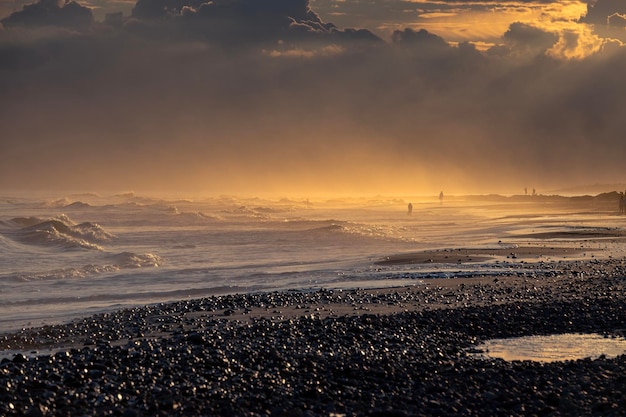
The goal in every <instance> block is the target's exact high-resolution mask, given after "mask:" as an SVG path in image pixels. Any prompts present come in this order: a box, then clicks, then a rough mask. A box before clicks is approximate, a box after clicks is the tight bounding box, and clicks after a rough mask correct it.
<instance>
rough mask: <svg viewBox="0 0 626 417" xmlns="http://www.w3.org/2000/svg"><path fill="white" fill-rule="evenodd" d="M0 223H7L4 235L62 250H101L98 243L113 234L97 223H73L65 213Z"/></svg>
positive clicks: (27, 242)
mask: <svg viewBox="0 0 626 417" xmlns="http://www.w3.org/2000/svg"><path fill="white" fill-rule="evenodd" d="M2 225H3V226H5V227H6V226H8V230H5V231H4V235H5V236H8V237H11V238H13V239H15V240H17V241H19V242H21V243H25V244H29V245H39V246H56V247H61V248H64V249H94V250H102V247H101V246H100V244H101V243H104V242H108V241H109V240H111V239H112V238H113V237H114V236H113V235H111V234H110V233H107V232H106V231H105V230H104V229H103V228H102V227H101V226H100V225H99V224H97V223H91V222H85V223H80V224H74V222H72V221H71V220H70V219H69V217H67V216H65V215H61V216H59V217H56V218H52V219H40V218H37V217H16V218H14V219H11V220H10V221H9V222H3V224H2Z"/></svg>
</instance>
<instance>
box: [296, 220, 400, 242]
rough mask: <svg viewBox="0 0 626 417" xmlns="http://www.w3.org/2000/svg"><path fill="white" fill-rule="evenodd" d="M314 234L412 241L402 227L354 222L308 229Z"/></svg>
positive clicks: (337, 222) (333, 223) (335, 223)
mask: <svg viewBox="0 0 626 417" xmlns="http://www.w3.org/2000/svg"><path fill="white" fill-rule="evenodd" d="M308 231H309V232H313V233H341V234H345V235H352V236H358V237H363V238H370V239H383V240H400V241H412V239H407V238H406V237H405V234H406V229H405V228H404V227H402V226H392V225H376V224H364V223H354V222H340V221H336V222H335V221H333V222H332V223H331V224H327V225H325V226H320V227H315V228H311V229H308Z"/></svg>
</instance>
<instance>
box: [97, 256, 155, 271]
mask: <svg viewBox="0 0 626 417" xmlns="http://www.w3.org/2000/svg"><path fill="white" fill-rule="evenodd" d="M109 259H112V260H113V261H114V262H115V264H116V265H117V266H118V267H119V268H123V269H127V268H146V267H155V268H157V267H159V266H161V265H163V258H161V257H160V256H159V255H155V254H153V253H144V254H137V253H133V252H122V253H118V254H115V255H111V256H109Z"/></svg>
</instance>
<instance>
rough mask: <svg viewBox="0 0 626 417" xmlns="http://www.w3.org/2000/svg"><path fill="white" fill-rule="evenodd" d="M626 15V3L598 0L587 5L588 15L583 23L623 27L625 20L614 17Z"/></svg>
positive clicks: (615, 0) (583, 19)
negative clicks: (620, 25) (617, 24)
mask: <svg viewBox="0 0 626 417" xmlns="http://www.w3.org/2000/svg"><path fill="white" fill-rule="evenodd" d="M620 15H621V16H623V15H626V2H624V1H622V0H597V1H595V2H590V3H589V4H588V5H587V15H586V16H584V17H583V18H582V19H581V21H582V22H585V23H593V24H597V25H611V24H616V22H618V23H619V24H622V27H624V25H623V20H620V19H612V17H614V16H620Z"/></svg>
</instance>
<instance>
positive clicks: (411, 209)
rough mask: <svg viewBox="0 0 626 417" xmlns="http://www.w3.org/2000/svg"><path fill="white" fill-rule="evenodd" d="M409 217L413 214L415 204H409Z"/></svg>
mask: <svg viewBox="0 0 626 417" xmlns="http://www.w3.org/2000/svg"><path fill="white" fill-rule="evenodd" d="M407 214H408V215H409V216H410V215H411V214H413V204H411V203H409V212H408V213H407Z"/></svg>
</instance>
